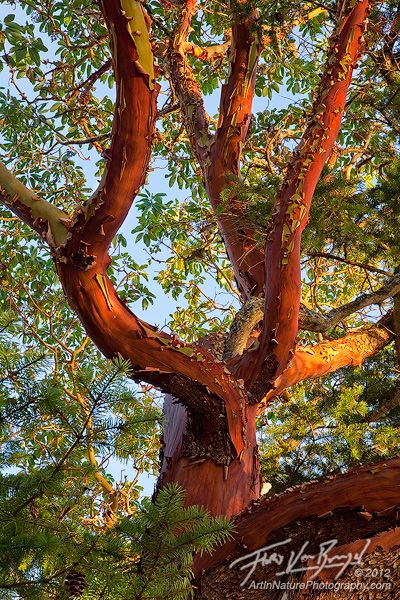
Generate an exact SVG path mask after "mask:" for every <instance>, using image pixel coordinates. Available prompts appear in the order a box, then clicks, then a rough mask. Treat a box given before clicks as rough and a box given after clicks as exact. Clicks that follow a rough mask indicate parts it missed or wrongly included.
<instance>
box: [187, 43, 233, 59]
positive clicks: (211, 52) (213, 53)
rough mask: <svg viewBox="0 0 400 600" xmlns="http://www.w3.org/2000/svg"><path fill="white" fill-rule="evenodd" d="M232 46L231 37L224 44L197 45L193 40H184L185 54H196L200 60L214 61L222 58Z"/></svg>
mask: <svg viewBox="0 0 400 600" xmlns="http://www.w3.org/2000/svg"><path fill="white" fill-rule="evenodd" d="M230 46H231V40H230V38H229V39H228V40H227V41H226V42H224V43H223V44H214V45H213V46H197V45H196V44H193V43H192V42H183V44H182V50H183V52H184V53H185V54H189V55H191V56H195V57H196V58H199V59H200V60H204V61H208V62H213V61H214V60H221V59H223V58H224V57H225V56H226V53H227V51H228V50H229V48H230Z"/></svg>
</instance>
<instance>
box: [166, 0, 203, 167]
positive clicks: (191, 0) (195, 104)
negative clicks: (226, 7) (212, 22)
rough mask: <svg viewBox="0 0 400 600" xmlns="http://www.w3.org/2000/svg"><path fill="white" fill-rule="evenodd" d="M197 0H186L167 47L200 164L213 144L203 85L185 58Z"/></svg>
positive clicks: (182, 110) (184, 119) (173, 79)
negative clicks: (203, 95)
mask: <svg viewBox="0 0 400 600" xmlns="http://www.w3.org/2000/svg"><path fill="white" fill-rule="evenodd" d="M196 5H197V0H187V1H186V2H185V4H184V6H183V10H182V19H181V22H180V24H179V25H178V27H177V30H176V32H175V34H174V36H173V38H172V40H171V42H170V49H169V51H168V59H169V71H170V82H171V86H172V88H173V90H174V93H175V95H176V97H177V99H178V102H179V105H180V109H181V112H182V116H183V122H184V125H185V128H186V132H187V134H188V137H189V140H190V143H191V146H192V148H193V151H194V153H195V155H196V158H197V160H198V161H199V163H200V165H202V166H203V165H204V163H205V161H206V158H207V154H208V148H209V146H210V144H211V134H210V131H209V118H208V115H207V113H206V111H205V109H204V103H203V97H202V93H201V90H200V86H199V84H198V82H197V80H196V77H195V76H194V73H193V70H192V68H191V66H190V64H189V61H188V59H187V58H186V52H185V44H187V41H186V38H187V36H188V34H189V29H190V22H191V19H192V17H193V15H194V14H196V11H197V7H196Z"/></svg>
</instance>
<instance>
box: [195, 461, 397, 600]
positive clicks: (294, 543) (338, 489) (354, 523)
mask: <svg viewBox="0 0 400 600" xmlns="http://www.w3.org/2000/svg"><path fill="white" fill-rule="evenodd" d="M399 475H400V459H398V458H395V459H392V460H389V461H386V462H385V463H380V464H377V465H372V466H367V467H362V468H360V469H356V470H353V471H351V472H349V473H346V474H345V475H340V476H338V477H334V478H329V479H328V480H325V481H322V482H315V483H313V482H311V483H308V484H305V485H302V486H298V487H296V488H292V489H289V490H287V491H286V492H284V493H283V494H278V495H276V496H273V497H271V498H262V499H261V500H259V501H257V502H255V503H253V504H252V505H251V506H250V508H249V509H248V510H246V511H244V512H243V513H242V514H241V515H240V516H239V517H238V518H237V521H236V533H235V535H234V539H233V540H232V541H231V542H228V543H227V544H225V545H224V546H223V548H219V549H218V550H217V551H216V552H215V553H214V554H213V555H211V556H207V557H202V558H198V559H197V562H196V575H197V577H198V585H199V593H198V598H202V599H204V600H206V599H207V600H218V599H220V598H226V597H228V598H230V599H231V600H233V599H236V600H239V599H240V600H242V599H247V598H254V597H255V598H258V597H263V598H274V597H275V596H274V595H273V594H271V595H268V594H266V593H265V592H263V594H264V595H263V596H261V595H260V596H258V595H256V594H257V592H255V590H254V589H243V588H242V587H241V585H240V584H241V581H243V579H244V578H245V576H246V574H247V573H248V572H249V571H248V570H240V566H241V563H240V561H238V563H237V565H236V568H235V567H233V568H232V569H230V568H229V566H230V564H231V563H232V562H233V561H234V560H236V559H240V558H241V557H244V556H245V555H247V554H250V553H252V552H255V551H257V550H259V549H260V548H261V549H262V548H263V547H264V546H266V545H272V544H276V543H279V542H283V541H284V540H288V539H289V538H290V541H289V542H288V543H287V545H286V546H285V556H286V560H287V559H289V557H290V552H291V551H294V552H295V553H297V552H299V550H300V549H301V548H302V546H303V544H304V542H305V541H308V542H309V544H308V545H307V547H306V549H304V550H303V552H302V553H303V554H304V553H307V554H318V553H319V550H320V544H321V543H323V542H326V541H328V540H332V539H336V540H337V541H338V544H337V546H338V548H337V549H336V550H335V551H334V553H335V555H340V551H341V549H343V546H344V545H345V544H350V545H352V544H353V543H354V542H357V541H358V540H362V539H368V538H371V537H372V538H373V542H372V544H370V549H371V550H374V549H375V548H376V547H377V546H380V545H381V546H383V547H384V548H386V549H387V550H390V549H391V548H393V547H394V546H396V545H400V527H397V529H395V530H393V529H392V528H393V527H396V525H398V518H399V513H398V509H397V506H398V505H399V504H400V487H399V486H398V480H399ZM386 532H387V533H386ZM379 534H381V536H379ZM382 534H383V535H382ZM375 536H378V537H375ZM341 546H342V548H340V547H341ZM245 562H246V561H245ZM242 564H243V563H242ZM279 570H280V569H279V566H278V565H277V564H276V563H274V562H273V561H270V562H269V564H268V563H267V564H264V566H263V567H262V565H260V566H259V568H258V569H257V570H255V571H254V573H253V574H252V575H251V578H252V579H254V580H256V581H257V580H258V581H263V580H273V579H274V575H275V573H276V572H277V571H279ZM327 575H328V573H326V572H325V573H322V576H327ZM393 576H394V578H395V574H393ZM283 579H284V580H285V579H287V577H286V578H285V577H284V578H283ZM387 597H388V598H391V597H393V596H387Z"/></svg>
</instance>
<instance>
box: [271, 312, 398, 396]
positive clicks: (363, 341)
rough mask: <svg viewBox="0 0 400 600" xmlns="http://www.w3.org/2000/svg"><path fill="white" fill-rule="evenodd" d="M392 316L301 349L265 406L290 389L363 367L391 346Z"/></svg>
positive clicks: (277, 382)
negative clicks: (351, 366)
mask: <svg viewBox="0 0 400 600" xmlns="http://www.w3.org/2000/svg"><path fill="white" fill-rule="evenodd" d="M390 325H391V323H390V318H389V316H386V317H384V318H383V319H381V321H380V322H379V323H378V324H377V325H372V326H371V327H368V328H365V329H360V330H359V331H355V332H354V333H349V334H348V335H346V336H344V337H341V338H339V339H337V340H332V341H330V342H326V343H323V344H317V345H315V346H307V347H305V348H298V349H297V350H296V352H295V353H294V356H293V358H292V360H291V361H290V362H289V364H288V366H287V368H286V369H285V370H284V371H283V373H282V374H281V375H279V376H278V377H276V379H275V380H274V381H273V387H272V389H270V390H269V391H268V393H267V394H266V395H265V396H264V398H263V400H262V403H261V406H262V407H264V406H266V405H267V404H268V403H269V402H270V401H271V400H272V399H273V398H274V397H275V396H277V395H278V394H280V393H281V392H283V390H285V389H286V388H288V387H290V386H292V385H294V384H295V383H299V382H300V381H304V380H306V379H314V378H316V377H322V376H323V375H326V374H327V373H333V372H334V371H337V370H338V369H341V368H342V367H346V366H349V365H353V366H356V365H360V364H362V362H363V361H364V360H365V359H366V358H368V357H369V356H373V355H374V354H376V353H377V352H379V350H381V349H382V348H384V347H385V346H387V345H388V344H389V343H390V342H392V341H393V339H394V333H393V331H391V328H390Z"/></svg>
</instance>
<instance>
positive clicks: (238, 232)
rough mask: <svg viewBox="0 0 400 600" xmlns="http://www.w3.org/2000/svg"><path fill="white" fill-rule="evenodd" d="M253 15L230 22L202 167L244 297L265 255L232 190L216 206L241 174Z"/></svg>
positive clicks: (257, 290) (260, 277)
mask: <svg viewBox="0 0 400 600" xmlns="http://www.w3.org/2000/svg"><path fill="white" fill-rule="evenodd" d="M256 18H257V15H256V14H253V15H252V17H251V18H248V19H246V20H244V21H241V22H239V23H238V22H234V23H233V26H232V46H231V53H232V58H231V71H230V75H229V78H228V80H227V83H226V84H225V85H223V86H222V92H221V101H220V107H219V122H218V126H217V131H216V135H215V140H214V142H213V144H212V146H211V148H210V154H209V157H208V160H207V161H206V163H205V165H204V172H205V182H206V189H207V192H208V195H209V198H210V202H211V204H212V206H213V208H214V211H215V213H216V215H217V219H218V220H219V227H220V231H221V234H222V237H223V239H224V242H225V247H226V251H227V253H228V256H229V259H230V261H231V263H232V267H233V270H234V273H235V279H236V281H237V282H238V286H239V290H240V291H241V294H242V298H243V301H245V300H247V299H248V298H250V296H262V295H263V294H264V286H265V271H264V253H263V251H262V248H261V247H260V242H259V241H257V240H256V239H255V236H254V228H253V227H252V226H251V224H250V222H249V219H248V218H247V217H246V207H245V206H244V205H243V201H240V200H239V199H238V198H237V197H235V194H234V193H232V194H231V197H230V198H229V199H227V200H226V204H224V205H223V207H222V208H221V202H222V199H221V193H222V191H223V190H225V189H229V187H231V186H232V184H234V180H235V178H239V176H240V163H241V159H242V146H243V144H244V142H245V141H246V138H247V134H248V130H249V126H250V120H251V114H252V113H251V107H252V103H253V97H254V86H255V78H256V70H257V64H258V59H259V54H260V50H261V43H260V40H259V39H258V34H257V31H256V27H257V26H256V24H255V22H256Z"/></svg>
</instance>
